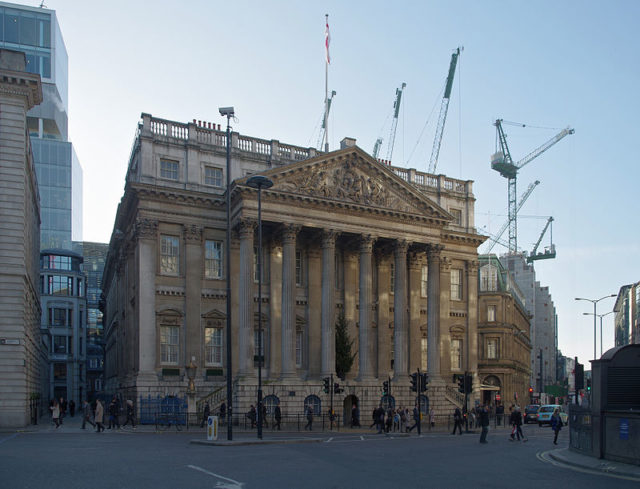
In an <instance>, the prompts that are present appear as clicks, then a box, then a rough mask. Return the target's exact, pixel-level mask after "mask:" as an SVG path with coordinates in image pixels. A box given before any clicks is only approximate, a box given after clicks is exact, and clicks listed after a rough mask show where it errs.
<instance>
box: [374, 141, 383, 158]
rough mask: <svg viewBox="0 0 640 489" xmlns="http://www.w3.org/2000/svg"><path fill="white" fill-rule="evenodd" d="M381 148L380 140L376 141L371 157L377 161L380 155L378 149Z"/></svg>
mask: <svg viewBox="0 0 640 489" xmlns="http://www.w3.org/2000/svg"><path fill="white" fill-rule="evenodd" d="M381 146H382V138H378V139H376V144H374V145H373V157H374V158H375V159H376V160H377V159H378V154H379V153H380V147H381Z"/></svg>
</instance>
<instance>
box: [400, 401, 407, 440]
mask: <svg viewBox="0 0 640 489" xmlns="http://www.w3.org/2000/svg"><path fill="white" fill-rule="evenodd" d="M405 431H408V429H407V413H406V412H405V410H404V408H403V407H402V406H400V433H404V432H405Z"/></svg>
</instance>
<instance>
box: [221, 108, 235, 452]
mask: <svg viewBox="0 0 640 489" xmlns="http://www.w3.org/2000/svg"><path fill="white" fill-rule="evenodd" d="M218 110H219V111H220V115H221V116H223V117H226V118H227V239H226V244H225V247H226V249H225V250H224V254H225V276H226V281H227V334H226V357H227V361H226V366H227V419H228V421H229V422H228V423H227V440H233V429H232V426H233V405H232V395H233V392H232V389H231V365H232V364H231V118H232V117H234V116H235V111H234V110H233V107H220V108H219V109H218Z"/></svg>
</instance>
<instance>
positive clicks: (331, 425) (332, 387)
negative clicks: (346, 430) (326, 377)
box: [329, 374, 335, 430]
mask: <svg viewBox="0 0 640 489" xmlns="http://www.w3.org/2000/svg"><path fill="white" fill-rule="evenodd" d="M330 390H331V398H330V399H331V404H330V407H329V409H330V411H329V429H330V430H332V429H333V391H334V390H335V387H334V385H333V374H331V389H330Z"/></svg>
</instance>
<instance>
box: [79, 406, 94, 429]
mask: <svg viewBox="0 0 640 489" xmlns="http://www.w3.org/2000/svg"><path fill="white" fill-rule="evenodd" d="M92 414H93V410H92V409H91V404H89V401H87V400H86V399H85V400H84V402H83V403H82V429H83V430H84V429H85V425H86V424H87V423H89V424H90V425H91V426H93V427H94V428H95V427H96V424H95V423H94V422H93V421H91V416H92Z"/></svg>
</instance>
